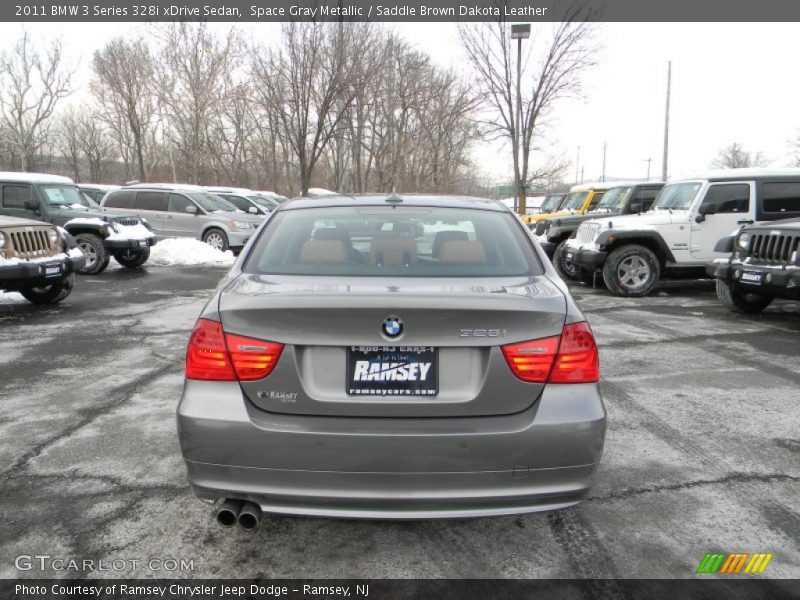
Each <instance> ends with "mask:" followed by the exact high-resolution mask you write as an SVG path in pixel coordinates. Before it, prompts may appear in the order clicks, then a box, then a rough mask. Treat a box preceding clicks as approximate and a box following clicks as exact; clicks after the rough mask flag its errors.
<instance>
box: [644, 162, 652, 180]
mask: <svg viewBox="0 0 800 600" xmlns="http://www.w3.org/2000/svg"><path fill="white" fill-rule="evenodd" d="M652 161H653V159H652V158H645V159H644V162H646V163H647V181H650V163H651V162H652Z"/></svg>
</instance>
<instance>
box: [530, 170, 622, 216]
mask: <svg viewBox="0 0 800 600" xmlns="http://www.w3.org/2000/svg"><path fill="white" fill-rule="evenodd" d="M618 186H619V182H618V181H616V182H611V181H603V182H601V183H582V184H580V185H575V186H572V187H571V188H570V190H569V194H567V197H566V198H565V199H564V201H563V202H562V203H561V205H560V206H559V208H558V210H557V211H554V212H548V213H538V214H534V215H523V216H522V217H520V218H521V219H522V221H523V222H524V223H527V224H528V225H529V226H530V224H531V223H535V222H537V221H543V220H545V219H552V218H553V217H563V216H564V215H572V214H578V215H582V214H583V213H585V212H588V211H590V210H592V209H594V208H595V207H596V206H597V204H598V203H599V202H600V198H602V197H603V194H605V193H606V190H610V189H611V188H613V187H618Z"/></svg>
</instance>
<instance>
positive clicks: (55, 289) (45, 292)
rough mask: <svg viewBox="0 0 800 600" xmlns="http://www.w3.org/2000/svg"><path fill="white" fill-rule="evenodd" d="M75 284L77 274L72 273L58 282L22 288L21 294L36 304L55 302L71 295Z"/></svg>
mask: <svg viewBox="0 0 800 600" xmlns="http://www.w3.org/2000/svg"><path fill="white" fill-rule="evenodd" d="M74 286H75V274H74V273H70V274H69V275H67V276H66V277H64V279H62V280H61V281H59V282H58V283H54V284H53V285H45V286H39V287H33V288H28V289H27V290H21V291H20V294H22V295H23V297H24V298H25V299H26V300H27V301H28V302H33V303H34V304H55V303H56V302H61V301H62V300H63V299H64V298H66V297H67V296H69V295H70V293H72V288H73V287H74Z"/></svg>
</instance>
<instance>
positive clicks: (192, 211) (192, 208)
mask: <svg viewBox="0 0 800 600" xmlns="http://www.w3.org/2000/svg"><path fill="white" fill-rule="evenodd" d="M186 212H187V213H189V214H190V215H196V214H197V207H196V206H195V205H194V204H190V205H189V206H187V207H186Z"/></svg>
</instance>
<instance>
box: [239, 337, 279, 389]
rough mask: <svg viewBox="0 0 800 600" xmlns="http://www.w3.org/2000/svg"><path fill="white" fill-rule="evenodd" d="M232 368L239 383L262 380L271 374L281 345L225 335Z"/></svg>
mask: <svg viewBox="0 0 800 600" xmlns="http://www.w3.org/2000/svg"><path fill="white" fill-rule="evenodd" d="M225 342H226V343H227V344H228V352H229V353H230V357H231V361H232V362H233V368H234V370H235V371H236V376H237V377H238V378H239V381H255V380H257V379H264V377H266V376H267V375H269V374H270V373H272V369H274V368H275V363H277V362H278V359H279V358H280V357H281V352H283V344H276V343H275V342H265V341H264V340H256V339H253V338H248V337H244V336H241V335H233V334H232V333H228V334H226V335H225Z"/></svg>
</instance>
